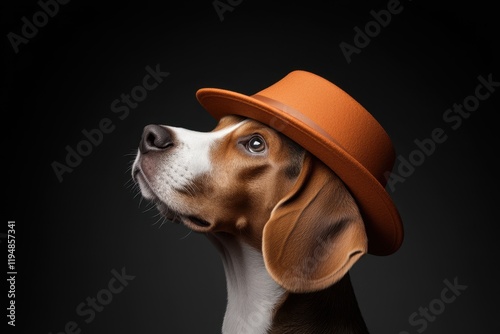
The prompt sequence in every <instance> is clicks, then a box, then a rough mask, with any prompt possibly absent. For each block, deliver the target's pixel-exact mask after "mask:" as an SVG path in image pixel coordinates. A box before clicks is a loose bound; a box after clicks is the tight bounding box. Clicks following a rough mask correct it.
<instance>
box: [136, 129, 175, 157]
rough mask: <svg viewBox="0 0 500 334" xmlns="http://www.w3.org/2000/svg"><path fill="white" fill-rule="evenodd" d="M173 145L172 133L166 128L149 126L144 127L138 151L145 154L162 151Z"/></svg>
mask: <svg viewBox="0 0 500 334" xmlns="http://www.w3.org/2000/svg"><path fill="white" fill-rule="evenodd" d="M173 145H174V142H173V138H172V133H171V132H170V131H169V130H168V129H167V128H166V127H164V126H160V125H156V124H150V125H146V126H145V127H144V131H143V132H142V139H141V142H140V144H139V151H140V152H141V153H142V154H145V153H148V152H150V151H162V150H165V149H167V148H169V147H170V146H173Z"/></svg>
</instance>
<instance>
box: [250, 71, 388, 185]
mask: <svg viewBox="0 0 500 334" xmlns="http://www.w3.org/2000/svg"><path fill="white" fill-rule="evenodd" d="M252 97H254V98H259V97H264V98H265V99H266V102H267V103H268V104H273V102H274V104H275V106H280V109H282V110H284V111H285V112H288V113H290V114H293V116H294V117H299V118H300V121H302V122H304V123H308V124H307V125H308V126H312V127H315V128H316V130H317V131H320V132H322V133H323V135H324V136H328V137H329V138H328V139H329V140H333V141H335V142H336V144H337V145H339V146H340V147H341V148H342V149H344V150H345V151H346V152H347V153H348V154H350V155H351V156H352V157H353V158H354V159H356V160H357V161H358V162H359V163H360V164H362V165H363V166H364V167H365V168H366V169H367V170H368V171H370V173H371V174H372V175H373V176H374V177H375V178H376V179H377V180H378V181H379V182H380V183H381V184H382V185H384V186H385V184H386V177H385V173H386V172H387V171H390V170H392V167H393V165H394V160H395V154H394V148H393V145H392V142H391V140H390V138H389V136H388V134H387V132H386V131H385V130H384V129H383V128H382V126H381V125H380V124H379V123H378V122H377V120H375V118H374V117H373V116H372V115H371V114H370V113H369V112H368V111H367V110H366V109H365V108H364V107H363V106H362V105H361V104H360V103H358V102H357V101H356V100H354V99H353V98H352V97H351V96H350V95H349V94H347V93H346V92H345V91H344V90H342V89H341V88H339V87H338V86H336V85H335V84H333V83H331V82H330V81H328V80H326V79H324V78H322V77H320V76H317V75H315V74H313V73H310V72H306V71H300V70H297V71H293V72H291V73H289V74H288V75H286V76H285V77H283V78H282V79H281V80H279V81H278V82H276V83H274V84H273V85H271V86H269V87H267V88H265V89H263V90H261V91H260V92H258V93H257V94H255V95H253V96H252ZM273 125H274V127H275V128H276V129H277V130H280V128H284V127H285V126H286V125H282V124H280V123H279V122H278V121H277V120H275V121H274V124H272V125H271V126H273Z"/></svg>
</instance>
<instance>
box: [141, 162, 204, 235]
mask: <svg viewBox="0 0 500 334" xmlns="http://www.w3.org/2000/svg"><path fill="white" fill-rule="evenodd" d="M134 180H135V181H136V183H137V184H138V185H139V189H140V190H141V194H142V196H143V197H144V198H145V199H147V200H149V201H152V202H154V203H155V205H156V209H157V210H158V212H159V213H160V214H161V215H162V216H163V217H165V219H167V220H169V221H171V222H174V223H183V224H184V225H186V226H187V227H188V228H190V229H192V230H194V231H197V232H208V231H209V230H211V229H212V224H210V223H209V222H207V221H206V220H203V219H201V218H199V217H197V216H195V215H191V214H184V213H181V212H178V211H177V210H174V209H172V207H171V206H169V205H168V204H167V203H165V202H163V201H162V200H161V199H160V198H159V197H158V196H157V195H156V194H155V193H154V191H153V190H152V189H151V187H150V186H149V184H148V182H147V180H146V178H145V177H144V175H142V173H141V172H140V171H137V172H136V173H135V174H134Z"/></svg>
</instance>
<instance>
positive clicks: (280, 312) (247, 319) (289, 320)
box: [209, 234, 368, 334]
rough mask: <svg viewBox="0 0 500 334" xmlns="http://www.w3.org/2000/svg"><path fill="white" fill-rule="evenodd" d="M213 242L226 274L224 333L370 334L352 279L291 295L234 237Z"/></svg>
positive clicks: (256, 254)
mask: <svg viewBox="0 0 500 334" xmlns="http://www.w3.org/2000/svg"><path fill="white" fill-rule="evenodd" d="M209 238H210V239H211V240H212V241H213V242H214V244H215V245H216V246H217V248H218V249H219V251H220V253H221V256H222V261H223V264H224V271H225V274H226V282H227V292H228V304H227V308H226V314H225V316H224V322H223V325H222V333H254V334H261V333H262V334H265V333H269V334H280V333H304V334H307V333H347V334H368V330H367V328H366V325H365V322H364V320H363V317H362V315H361V311H360V309H359V306H358V303H357V300H356V296H355V294H354V290H353V288H352V285H351V281H350V278H349V274H346V275H345V276H344V278H342V279H341V280H340V281H339V282H337V283H336V284H334V285H332V286H331V287H329V288H327V289H325V290H321V291H317V292H312V293H300V294H298V293H290V292H287V291H286V290H285V289H283V288H282V287H281V286H280V285H278V284H277V283H276V282H275V281H274V280H273V279H272V278H271V276H270V275H269V273H268V272H267V270H266V268H265V265H264V259H263V257H262V253H260V252H259V251H257V250H256V249H254V248H253V247H251V246H249V245H247V244H246V243H245V242H241V241H239V240H237V239H236V238H234V236H231V235H226V234H217V235H210V236H209Z"/></svg>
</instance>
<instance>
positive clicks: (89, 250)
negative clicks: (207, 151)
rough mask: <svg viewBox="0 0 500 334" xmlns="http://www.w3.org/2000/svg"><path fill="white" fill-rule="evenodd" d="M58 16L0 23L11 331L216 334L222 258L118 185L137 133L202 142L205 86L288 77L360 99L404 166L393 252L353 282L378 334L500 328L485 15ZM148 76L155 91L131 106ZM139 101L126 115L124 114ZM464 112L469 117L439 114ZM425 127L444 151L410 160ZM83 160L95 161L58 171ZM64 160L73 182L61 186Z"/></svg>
mask: <svg viewBox="0 0 500 334" xmlns="http://www.w3.org/2000/svg"><path fill="white" fill-rule="evenodd" d="M61 2H64V1H61ZM44 3H48V4H51V5H43V4H44ZM54 3H55V2H54V1H46V2H44V1H43V0H42V2H41V3H37V2H36V1H29V2H26V3H25V4H21V2H17V1H16V2H12V3H10V4H8V5H2V6H3V8H2V10H1V18H2V33H3V35H4V37H3V43H2V54H3V55H5V57H4V59H6V61H5V62H4V64H5V65H4V74H3V75H2V83H3V85H4V88H3V89H2V115H3V130H4V131H3V133H4V136H6V138H5V139H4V141H3V142H4V143H5V146H6V148H7V150H6V152H4V153H3V159H2V161H3V166H4V167H6V168H4V172H3V180H4V183H6V184H7V189H4V196H5V197H6V200H4V207H5V208H6V210H5V212H6V215H5V218H4V222H3V225H2V228H1V230H0V232H1V233H2V234H1V236H2V238H1V239H0V241H1V245H2V249H3V250H2V254H4V255H3V259H2V261H3V262H4V265H2V268H4V269H2V270H3V277H5V279H3V282H4V284H5V282H6V278H9V277H10V276H11V275H8V274H7V272H8V271H9V269H8V268H7V256H8V252H7V239H6V234H7V229H8V224H7V223H8V220H15V227H14V229H15V233H16V243H15V245H16V248H15V255H16V263H15V270H16V272H17V275H15V276H16V282H15V298H9V297H8V291H9V286H7V285H5V287H4V288H3V289H4V290H3V291H2V292H1V294H2V296H4V297H3V298H2V300H3V302H5V304H2V310H4V311H3V312H5V315H3V316H2V318H3V320H2V321H3V322H4V324H5V325H6V326H7V327H8V328H9V330H18V332H19V333H21V332H22V333H28V332H30V333H33V332H35V331H36V332H40V333H50V332H52V333H59V332H64V331H66V332H67V333H71V332H75V333H77V332H78V331H79V330H80V331H81V333H110V332H114V333H218V332H220V327H221V323H222V317H223V314H224V309H225V302H226V294H225V280H224V273H223V268H222V263H221V262H220V259H219V257H218V254H217V252H216V250H215V249H214V248H213V247H212V245H211V244H210V243H209V242H208V241H207V240H206V239H205V237H204V236H202V235H198V234H195V233H189V231H188V230H187V228H185V227H183V226H179V225H173V224H170V223H167V224H161V222H158V223H156V222H157V221H158V219H159V218H158V217H157V216H156V213H155V211H154V210H148V208H149V207H148V205H147V203H144V202H142V203H141V200H140V196H136V195H137V192H136V191H135V190H134V188H133V187H132V185H131V183H130V170H129V168H130V165H131V162H132V160H133V154H134V152H135V150H136V148H137V145H138V142H139V138H140V134H141V131H142V128H143V127H144V126H145V125H146V124H149V123H162V124H169V125H175V126H182V127H187V128H191V129H195V130H199V131H209V130H211V129H212V127H213V126H214V125H215V121H214V120H213V119H211V117H210V116H209V115H208V114H207V113H206V112H204V110H203V109H202V107H201V106H200V105H199V104H198V102H197V101H196V99H195V96H194V94H195V92H196V90H197V89H198V88H201V87H220V88H226V89H231V90H235V91H238V92H241V93H245V94H253V93H255V92H257V91H259V90H261V89H263V88H265V87H267V86H269V85H270V84H272V83H274V82H275V81H277V80H279V79H280V78H281V77H283V76H284V75H286V74H287V73H288V72H290V71H292V70H295V69H304V70H308V71H312V72H314V73H317V74H319V75H321V76H323V77H325V78H327V79H329V80H331V81H332V82H334V83H336V84H337V85H339V86H340V87H342V88H343V89H344V90H346V91H347V92H348V93H349V94H351V95H352V96H353V97H355V98H356V99H357V100H358V101H359V102H360V103H361V104H363V105H364V106H365V107H366V108H367V109H368V110H369V111H370V112H371V113H372V114H373V115H374V116H375V117H376V118H377V119H378V120H379V121H380V123H381V124H382V125H383V126H384V127H385V128H386V130H387V132H388V133H389V135H390V136H391V138H392V139H393V142H394V145H395V148H396V151H397V155H398V157H399V158H398V162H397V164H396V168H395V170H394V174H393V179H392V180H393V182H392V185H393V186H392V189H389V191H390V192H391V195H392V197H393V199H394V201H395V202H396V204H397V205H398V207H399V209H400V212H401V215H402V217H403V220H404V225H405V241H404V244H403V246H402V247H401V249H400V250H399V251H398V252H397V253H395V254H394V255H391V256H388V257H377V256H372V255H368V256H365V257H364V258H362V259H361V260H360V261H359V262H358V263H357V264H356V265H355V266H354V268H353V269H352V275H351V276H352V279H353V284H354V287H355V290H356V294H357V297H358V300H359V303H360V307H361V309H362V312H363V315H364V317H365V319H366V322H367V325H368V327H369V329H370V330H371V332H372V333H374V334H376V333H382V334H388V333H394V334H399V333H412V334H413V333H423V332H425V333H429V334H430V333H486V332H492V331H493V330H494V329H495V328H498V325H497V320H496V316H497V312H498V306H497V299H498V292H499V288H498V281H499V277H498V270H496V266H497V264H498V259H497V255H498V250H497V248H496V247H497V239H498V237H497V234H496V232H495V231H496V230H495V229H494V226H495V225H497V224H498V217H497V214H496V208H497V200H498V195H497V192H496V190H497V188H498V181H497V175H496V172H497V170H498V163H496V160H495V158H496V155H497V153H498V148H497V145H498V139H497V133H498V131H497V127H498V124H497V119H498V118H497V117H496V115H495V114H496V113H497V112H498V111H499V105H500V104H499V95H500V92H499V91H500V87H499V85H500V84H499V83H498V82H499V81H500V73H499V72H498V59H499V52H498V41H499V40H498V32H499V29H498V13H497V12H496V10H494V9H493V7H491V5H488V4H487V3H486V1H474V2H464V3H457V2H450V3H442V2H440V3H439V4H436V3H435V2H433V1H420V0H415V1H410V0H401V2H399V3H398V2H397V1H394V0H393V1H371V2H369V1H334V2H331V4H330V6H326V5H324V4H323V3H318V2H297V3H295V2H294V3H292V2H287V3H286V4H281V5H278V4H270V3H269V2H265V1H229V0H227V1H225V0H221V1H216V2H214V1H200V2H190V1H186V2H181V1H177V2H173V3H170V2H154V1H147V0H142V1H121V2H115V3H111V2H106V4H104V3H98V2H96V3H88V2H85V1H71V2H68V3H66V4H59V5H58V8H56V6H55V5H54ZM214 3H215V4H216V5H217V6H218V8H219V13H218V12H217V10H216V9H215V7H214ZM42 7H46V8H47V11H49V12H50V14H51V15H52V16H50V15H47V14H43V13H42V14H40V13H39V12H40V11H41V10H43V9H42ZM388 7H389V9H390V10H391V11H392V12H393V13H392V14H391V17H390V21H389V18H388V15H385V16H384V13H385V14H387V12H381V10H384V9H385V10H386V9H387V8H388ZM372 10H373V11H374V12H372ZM33 16H35V17H33ZM375 16H378V17H379V21H380V22H381V23H374V22H376V21H374V20H375ZM23 17H26V19H23ZM34 20H35V23H37V24H38V25H39V27H36V26H31V27H30V25H32V24H33V21H34ZM371 21H373V22H371ZM370 22H371V23H370ZM23 26H24V28H23ZM365 28H367V29H368V35H366V36H363V35H361V33H359V30H361V31H363V30H365ZM35 29H36V30H35ZM23 33H24V36H23ZM356 34H357V36H356ZM26 36H27V37H26ZM368 39H369V40H368ZM16 49H17V53H16ZM342 49H344V52H343V51H342ZM346 52H347V53H348V55H346V54H345V53H346ZM148 67H149V70H148V69H147V68H148ZM154 70H159V71H160V72H162V75H161V76H158V85H154V86H155V87H154V88H152V87H150V88H151V90H145V89H144V88H141V86H143V78H144V77H145V75H146V74H148V71H154ZM166 73H168V75H167V74H166ZM160 81H161V82H160ZM488 81H489V82H490V83H489V84H487V85H486V84H485V82H488ZM148 83H149V85H153V81H149V82H148ZM478 85H482V88H481V87H480V86H478ZM478 87H479V88H478ZM131 93H133V95H134V96H135V97H136V99H137V100H138V101H139V102H138V103H137V104H135V103H134V101H132V100H130V102H129V105H127V102H126V101H125V100H123V101H121V100H122V98H123V97H125V98H126V96H125V95H126V94H129V95H130V94H131ZM122 94H125V95H122ZM117 99H118V101H115V100H117ZM5 102H7V103H5ZM460 104H462V105H464V106H463V107H462V112H461V114H460V113H459V112H453V111H451V112H450V111H448V109H450V108H452V110H453V108H455V110H458V108H459V107H460V106H459V105H460ZM118 108H121V109H118ZM99 127H101V128H102V130H105V131H106V132H107V133H103V134H102V137H101V136H99V135H98V134H97V132H96V131H94V129H97V128H99ZM436 129H442V135H441V136H440V137H439V141H440V142H437V143H436V142H435V144H434V148H433V149H432V150H431V149H430V148H429V147H431V146H428V148H427V151H426V152H423V151H425V150H423V149H422V148H419V146H418V145H417V142H426V143H429V140H430V138H432V134H433V131H434V133H435V131H439V130H436ZM85 133H87V134H88V133H91V134H94V137H93V140H94V144H92V145H91V146H89V145H88V144H85V143H82V141H84V140H86V135H85ZM443 138H446V140H444V139H443ZM429 145H430V144H429ZM77 149H79V150H80V151H81V152H84V154H86V156H84V157H82V158H81V159H78V158H76V157H74V156H73V157H72V158H71V159H70V163H71V165H72V166H73V167H71V166H68V167H61V166H62V165H63V164H64V165H67V162H66V161H65V160H66V157H67V154H68V150H77ZM419 152H423V153H419ZM404 161H413V162H410V163H411V164H414V165H416V166H415V167H409V165H405V162H404ZM55 162H57V163H60V164H61V165H57V166H59V167H58V168H67V169H65V170H64V171H63V170H61V171H62V172H60V173H62V174H61V178H62V180H60V179H58V176H57V175H56V174H57V173H55V172H54V163H55ZM398 168H400V170H399V171H398ZM69 169H71V170H72V171H71V172H69ZM155 223H156V224H155ZM120 276H121V281H120V280H118V279H116V277H120ZM449 286H455V287H454V288H453V289H451V288H450V287H449ZM446 289H448V290H446ZM96 297H97V298H98V300H97V304H96V305H95V306H94V308H92V298H96ZM11 300H15V303H16V304H15V305H16V310H15V324H16V326H15V328H14V327H12V326H8V325H7V321H9V320H10V319H9V318H7V317H6V315H8V314H9V312H10V311H9V310H6V307H7V306H8V305H9V304H8V303H9V302H10V301H11ZM99 300H100V301H101V304H106V305H104V306H101V304H99ZM426 309H427V311H426Z"/></svg>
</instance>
